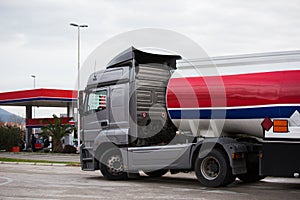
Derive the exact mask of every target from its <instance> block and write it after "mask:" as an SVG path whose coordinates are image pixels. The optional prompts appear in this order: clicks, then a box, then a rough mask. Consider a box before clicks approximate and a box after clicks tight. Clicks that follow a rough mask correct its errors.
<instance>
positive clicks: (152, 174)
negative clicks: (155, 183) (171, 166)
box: [144, 169, 169, 178]
mask: <svg viewBox="0 0 300 200" xmlns="http://www.w3.org/2000/svg"><path fill="white" fill-rule="evenodd" d="M168 171H169V170H167V169H159V170H155V171H151V172H144V173H145V174H147V175H148V176H150V177H153V178H157V177H161V176H163V175H165V174H166V173H168Z"/></svg>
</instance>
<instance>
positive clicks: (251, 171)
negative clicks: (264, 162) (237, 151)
mask: <svg viewBox="0 0 300 200" xmlns="http://www.w3.org/2000/svg"><path fill="white" fill-rule="evenodd" d="M247 171H248V172H247V173H246V174H239V175H238V176H237V177H238V178H239V179H240V180H241V181H243V182H245V183H253V182H256V181H260V180H262V179H264V178H265V176H260V175H259V159H258V156H256V155H255V154H254V155H249V156H248V158H247Z"/></svg>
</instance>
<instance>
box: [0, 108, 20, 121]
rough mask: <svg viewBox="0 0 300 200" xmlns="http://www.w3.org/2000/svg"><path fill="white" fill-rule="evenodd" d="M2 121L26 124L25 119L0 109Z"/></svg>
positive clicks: (0, 119)
mask: <svg viewBox="0 0 300 200" xmlns="http://www.w3.org/2000/svg"><path fill="white" fill-rule="evenodd" d="M0 121H2V122H16V123H22V124H25V119H24V118H23V117H21V116H19V115H15V114H13V113H11V112H8V111H6V110H4V109H2V108H0Z"/></svg>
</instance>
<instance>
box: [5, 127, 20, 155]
mask: <svg viewBox="0 0 300 200" xmlns="http://www.w3.org/2000/svg"><path fill="white" fill-rule="evenodd" d="M22 134H23V132H22V130H21V129H20V128H18V127H12V126H4V127H2V126H1V127H0V149H1V150H3V149H4V150H6V151H10V150H11V148H12V147H13V146H21V144H22Z"/></svg>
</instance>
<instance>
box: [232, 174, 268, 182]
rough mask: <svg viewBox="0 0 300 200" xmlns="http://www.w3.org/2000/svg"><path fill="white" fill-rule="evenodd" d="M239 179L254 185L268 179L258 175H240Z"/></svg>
mask: <svg viewBox="0 0 300 200" xmlns="http://www.w3.org/2000/svg"><path fill="white" fill-rule="evenodd" d="M238 178H239V179H240V180H241V181H243V182H244V183H254V182H257V181H260V180H262V179H264V178H266V177H265V176H260V175H258V174H252V173H246V174H239V175H238Z"/></svg>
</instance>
